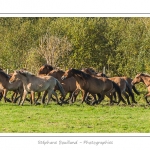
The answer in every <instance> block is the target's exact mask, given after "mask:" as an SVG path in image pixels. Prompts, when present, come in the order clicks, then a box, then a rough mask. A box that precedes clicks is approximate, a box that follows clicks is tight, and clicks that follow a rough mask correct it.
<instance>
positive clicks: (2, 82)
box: [0, 69, 23, 102]
mask: <svg viewBox="0 0 150 150" xmlns="http://www.w3.org/2000/svg"><path fill="white" fill-rule="evenodd" d="M10 77H11V76H10V75H8V74H7V73H5V72H4V71H3V70H2V69H1V70H0V92H1V95H3V98H4V100H5V102H6V101H8V102H11V101H10V100H9V99H8V98H7V97H6V96H7V92H8V91H13V92H14V93H15V94H16V96H17V94H18V93H19V94H20V96H22V94H23V84H22V82H21V81H20V80H16V81H15V82H14V83H13V84H10V83H9V79H10Z"/></svg>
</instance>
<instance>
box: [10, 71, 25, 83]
mask: <svg viewBox="0 0 150 150" xmlns="http://www.w3.org/2000/svg"><path fill="white" fill-rule="evenodd" d="M20 74H23V71H14V73H13V74H11V78H10V79H9V83H13V82H15V81H16V80H17V79H19V76H20Z"/></svg>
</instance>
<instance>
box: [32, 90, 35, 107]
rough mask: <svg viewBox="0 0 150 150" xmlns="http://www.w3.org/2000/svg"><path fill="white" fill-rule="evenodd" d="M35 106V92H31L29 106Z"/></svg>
mask: <svg viewBox="0 0 150 150" xmlns="http://www.w3.org/2000/svg"><path fill="white" fill-rule="evenodd" d="M32 104H35V92H34V91H31V105H32Z"/></svg>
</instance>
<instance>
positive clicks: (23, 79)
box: [19, 75, 29, 85]
mask: <svg viewBox="0 0 150 150" xmlns="http://www.w3.org/2000/svg"><path fill="white" fill-rule="evenodd" d="M19 79H20V80H21V81H22V83H23V84H24V85H27V84H28V83H29V78H28V76H26V77H25V76H23V75H21V76H20V78H19Z"/></svg>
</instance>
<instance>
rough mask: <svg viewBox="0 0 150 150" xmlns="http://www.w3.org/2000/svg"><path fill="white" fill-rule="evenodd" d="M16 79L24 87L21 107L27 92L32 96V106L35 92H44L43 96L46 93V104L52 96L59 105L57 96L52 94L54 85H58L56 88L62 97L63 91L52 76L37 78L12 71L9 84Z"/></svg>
mask: <svg viewBox="0 0 150 150" xmlns="http://www.w3.org/2000/svg"><path fill="white" fill-rule="evenodd" d="M17 79H20V80H21V81H22V83H23V87H24V94H23V98H22V102H21V105H23V103H24V100H25V99H26V96H27V93H28V92H31V94H32V104H36V102H35V99H34V96H35V95H34V94H35V92H45V93H44V95H46V94H47V93H48V101H47V103H46V104H48V103H49V101H50V98H51V95H52V94H54V95H55V97H56V99H57V103H58V104H60V103H59V101H58V97H57V94H56V93H55V92H54V88H55V86H56V85H58V87H59V88H60V91H61V93H62V95H64V94H65V93H64V89H63V87H62V86H61V84H60V83H59V81H58V80H57V79H56V78H54V77H52V76H41V77H38V76H35V75H33V74H31V73H29V72H27V71H14V74H13V75H12V77H11V78H10V80H9V81H10V83H13V82H15V81H16V80H17ZM19 104H20V103H19Z"/></svg>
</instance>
